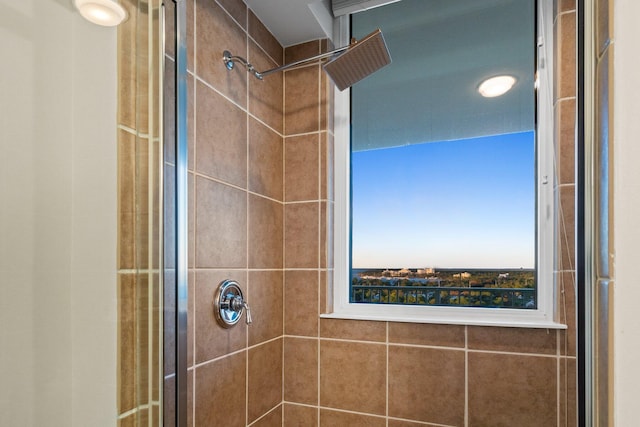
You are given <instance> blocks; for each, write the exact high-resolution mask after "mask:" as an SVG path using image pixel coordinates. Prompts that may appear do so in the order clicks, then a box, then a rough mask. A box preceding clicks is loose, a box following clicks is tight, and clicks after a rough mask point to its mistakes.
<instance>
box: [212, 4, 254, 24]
mask: <svg viewBox="0 0 640 427" xmlns="http://www.w3.org/2000/svg"><path fill="white" fill-rule="evenodd" d="M217 1H218V3H219V4H220V5H221V6H222V7H223V8H224V10H226V11H227V13H228V14H229V15H231V16H232V17H233V19H235V20H236V22H237V23H238V24H240V26H241V27H242V28H245V29H246V28H247V5H246V4H245V3H244V1H243V0H217Z"/></svg>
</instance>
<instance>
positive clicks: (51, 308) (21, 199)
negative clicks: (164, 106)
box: [0, 0, 117, 426]
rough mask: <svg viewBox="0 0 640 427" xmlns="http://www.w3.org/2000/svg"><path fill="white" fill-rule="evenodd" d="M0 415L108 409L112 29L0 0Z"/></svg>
mask: <svg viewBox="0 0 640 427" xmlns="http://www.w3.org/2000/svg"><path fill="white" fill-rule="evenodd" d="M0 58H2V59H1V61H2V62H1V63H2V72H1V73H0V378H2V387H0V425H3V426H4V425H7V426H9V425H20V426H42V425H47V426H88V425H91V426H101V425H104V426H112V425H114V423H115V419H116V390H115V387H116V383H115V381H116V338H117V337H116V275H115V268H116V261H115V254H116V132H115V124H116V116H115V114H116V31H115V30H114V29H105V28H100V27H96V26H94V25H91V24H88V23H86V22H85V21H84V20H83V19H82V18H81V17H80V16H79V15H78V14H77V13H76V12H75V11H74V10H73V8H72V6H71V0H21V1H15V0H0Z"/></svg>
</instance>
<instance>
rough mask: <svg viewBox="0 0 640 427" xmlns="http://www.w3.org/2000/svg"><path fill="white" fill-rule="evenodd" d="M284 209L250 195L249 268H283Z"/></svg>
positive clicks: (273, 202)
mask: <svg viewBox="0 0 640 427" xmlns="http://www.w3.org/2000/svg"><path fill="white" fill-rule="evenodd" d="M283 226H284V223H283V207H282V204H281V203H279V202H275V201H273V200H270V199H266V198H264V197H260V196H256V195H253V194H250V195H249V248H248V252H249V268H282V264H283V249H282V245H283Z"/></svg>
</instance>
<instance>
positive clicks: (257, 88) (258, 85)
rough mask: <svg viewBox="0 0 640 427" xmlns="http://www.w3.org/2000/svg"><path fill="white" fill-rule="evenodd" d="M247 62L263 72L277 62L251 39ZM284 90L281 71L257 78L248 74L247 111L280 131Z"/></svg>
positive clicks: (274, 65) (273, 66)
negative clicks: (260, 78)
mask: <svg viewBox="0 0 640 427" xmlns="http://www.w3.org/2000/svg"><path fill="white" fill-rule="evenodd" d="M248 60H249V62H251V64H252V65H253V66H254V68H255V69H256V70H258V71H261V72H264V71H267V70H270V69H272V68H275V67H276V66H277V65H278V64H277V62H275V61H274V60H273V59H271V58H270V57H269V56H268V55H267V54H266V53H265V52H264V50H263V49H261V48H260V47H259V46H258V45H256V44H255V43H254V42H253V41H252V42H250V43H249V58H248ZM283 91H284V86H283V77H282V74H281V73H274V74H270V75H268V76H265V77H264V78H263V79H262V80H259V79H257V78H255V77H254V76H252V75H251V74H249V113H251V114H252V115H254V116H255V117H257V118H258V119H259V120H261V121H262V122H264V123H265V124H267V125H268V126H269V127H271V128H272V129H273V130H275V131H276V132H279V133H282V126H283V121H284V120H283V116H282V113H283V111H282V108H283V105H282V94H283Z"/></svg>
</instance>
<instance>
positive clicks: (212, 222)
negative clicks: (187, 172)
mask: <svg viewBox="0 0 640 427" xmlns="http://www.w3.org/2000/svg"><path fill="white" fill-rule="evenodd" d="M195 193H196V194H195V196H196V231H195V236H196V266H197V267H222V268H231V267H246V265H247V215H246V212H247V196H246V193H245V192H244V191H241V190H238V189H236V188H232V187H229V186H226V185H224V184H220V183H218V182H214V181H209V180H207V179H204V178H201V177H197V178H196V190H195Z"/></svg>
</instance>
